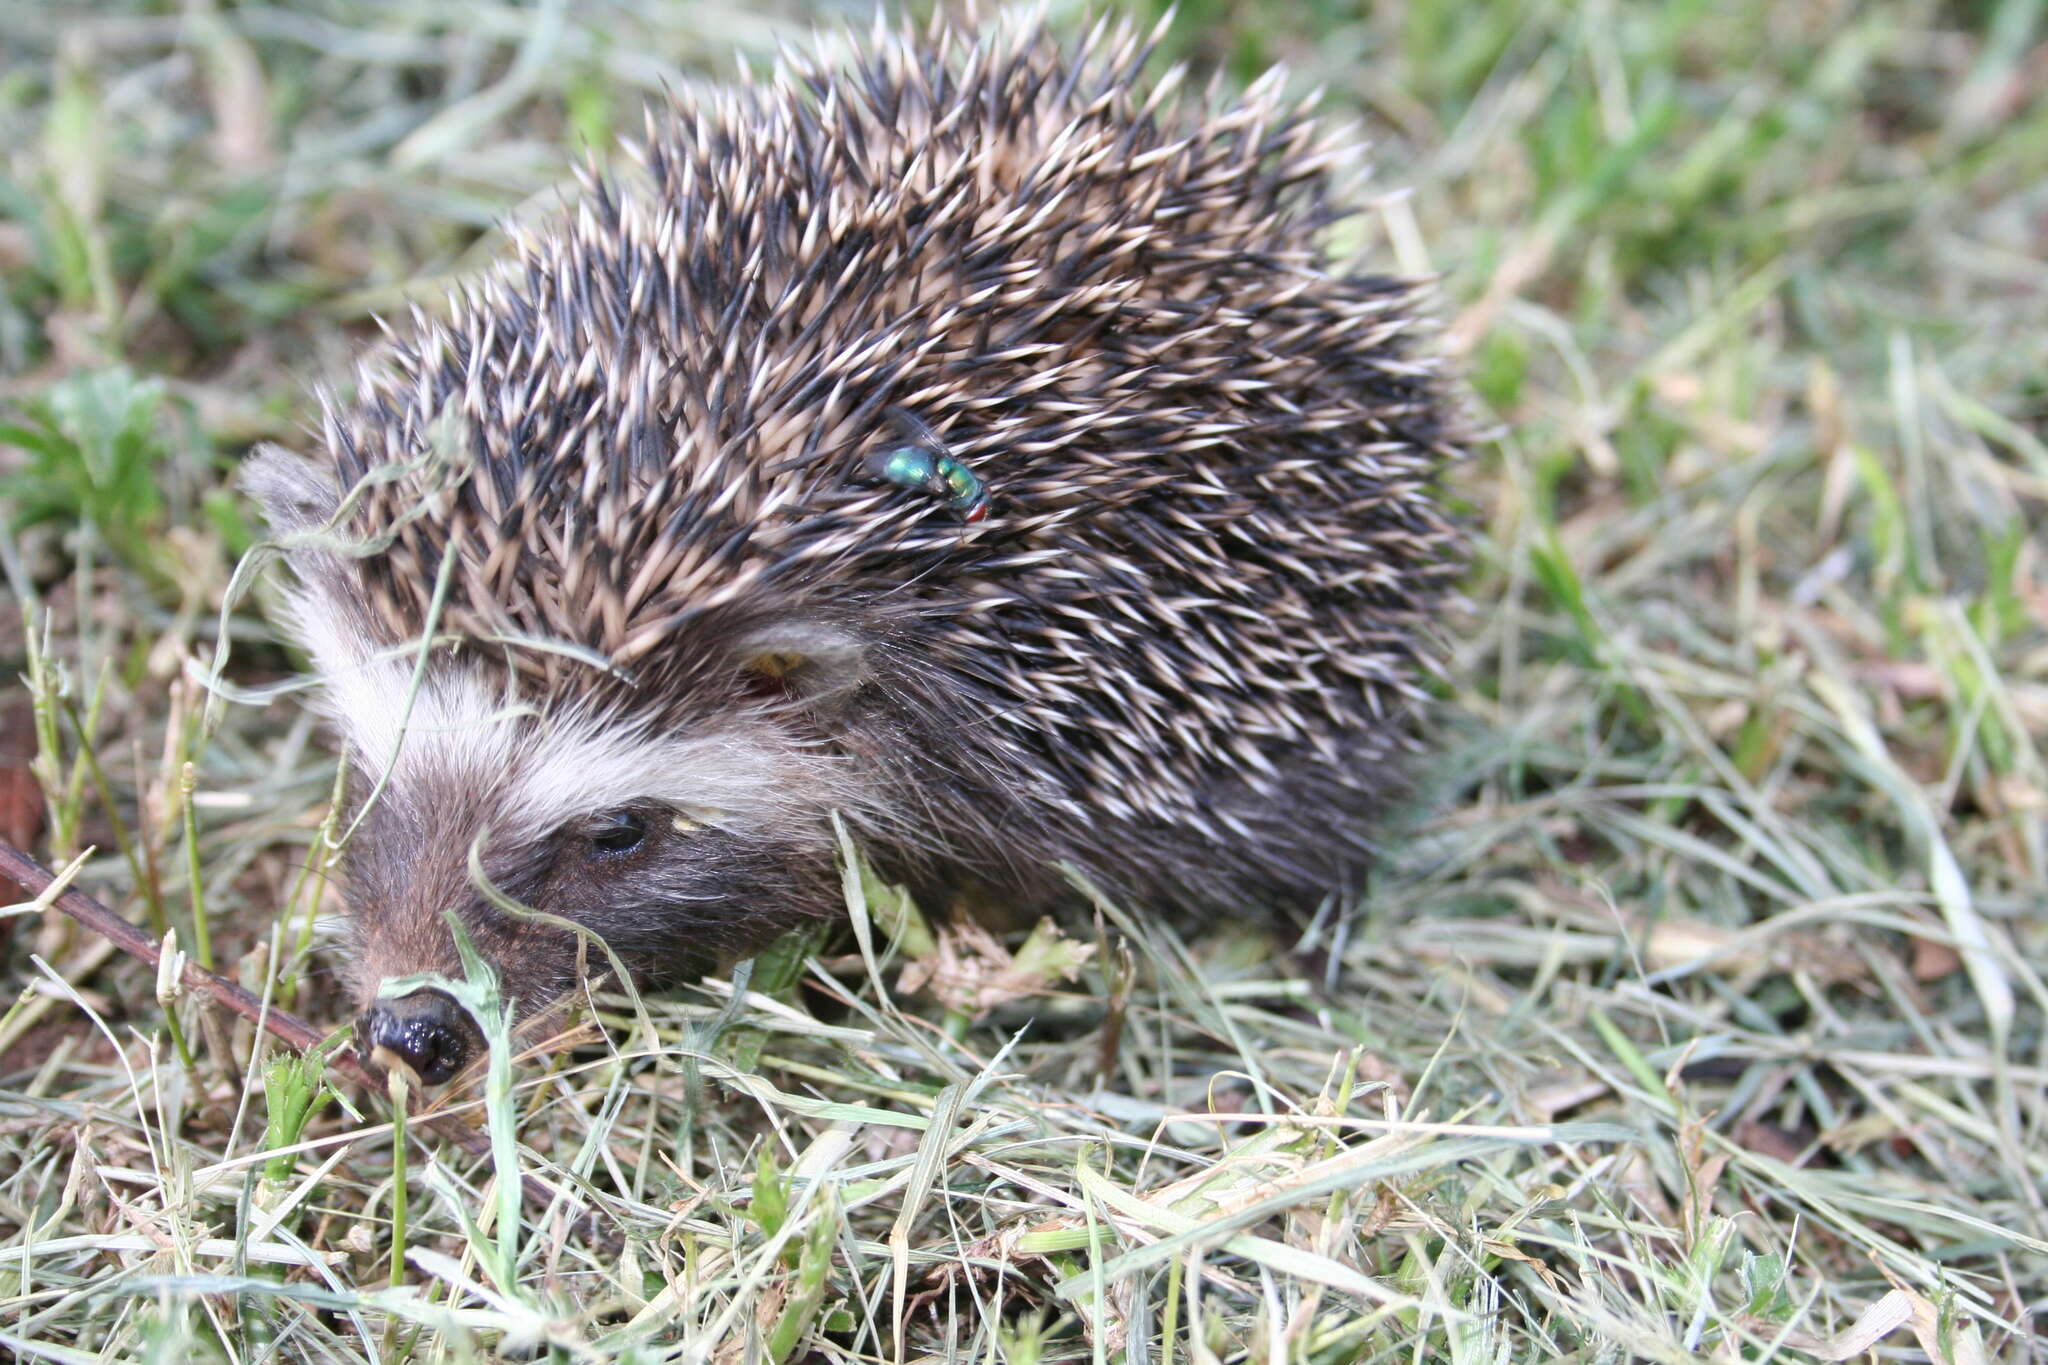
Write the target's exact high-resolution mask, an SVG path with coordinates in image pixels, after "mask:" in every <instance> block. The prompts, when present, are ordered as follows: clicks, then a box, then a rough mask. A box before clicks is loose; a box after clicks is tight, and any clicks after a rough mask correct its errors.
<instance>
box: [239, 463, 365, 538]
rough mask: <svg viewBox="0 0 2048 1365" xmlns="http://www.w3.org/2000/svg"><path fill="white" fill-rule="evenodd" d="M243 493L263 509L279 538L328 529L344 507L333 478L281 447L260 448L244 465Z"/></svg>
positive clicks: (271, 530)
mask: <svg viewBox="0 0 2048 1365" xmlns="http://www.w3.org/2000/svg"><path fill="white" fill-rule="evenodd" d="M242 490H243V491H244V492H246V493H247V494H248V495H249V496H250V497H252V498H254V499H256V501H257V503H258V504H259V505H260V506H261V507H262V508H263V519H264V520H265V521H266V522H268V523H269V524H270V533H271V534H272V535H273V536H278V537H283V536H289V535H294V534H297V533H298V532H301V531H310V530H312V529H313V528H314V527H316V526H325V525H326V524H327V523H328V522H329V521H331V520H333V518H334V513H335V510H336V509H337V508H339V507H340V506H341V491H340V490H339V489H338V488H336V487H335V485H334V477H333V475H331V474H328V473H326V472H323V471H322V470H321V469H320V468H319V466H317V465H315V464H314V463H313V462H312V461H311V460H309V459H307V458H306V457H305V456H303V455H298V454H294V453H293V452H291V451H289V450H286V449H285V448H284V447H283V446H280V445H269V444H266V445H263V446H259V447H258V448H257V450H256V453H255V454H254V455H252V456H250V457H249V459H248V461H247V462H246V463H244V464H243V466H242Z"/></svg>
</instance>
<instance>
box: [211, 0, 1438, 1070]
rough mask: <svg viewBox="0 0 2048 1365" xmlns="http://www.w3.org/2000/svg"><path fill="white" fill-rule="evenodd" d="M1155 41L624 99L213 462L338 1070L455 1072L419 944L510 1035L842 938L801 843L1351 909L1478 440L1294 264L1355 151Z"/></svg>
mask: <svg viewBox="0 0 2048 1365" xmlns="http://www.w3.org/2000/svg"><path fill="white" fill-rule="evenodd" d="M1159 37H1160V34H1159V33H1158V32H1156V31H1155V32H1153V33H1150V34H1144V33H1139V32H1136V31H1133V30H1130V29H1118V28H1112V27H1109V26H1106V25H1098V26H1097V27H1096V28H1095V29H1094V30H1093V31H1091V32H1089V33H1088V34H1087V35H1086V36H1083V37H1080V38H1078V39H1073V38H1063V37H1061V36H1060V35H1058V34H1056V33H1054V32H1051V31H1049V30H1048V28H1047V27H1046V26H1045V24H1044V23H1043V21H1042V20H1037V19H1015V18H1013V19H1005V20H998V21H996V22H994V23H992V24H991V25H989V26H988V27H985V28H972V27H968V26H962V25H954V24H949V23H947V22H946V21H944V20H940V21H936V22H934V23H933V24H931V25H929V26H924V27H906V28H900V29H899V28H894V27H879V28H878V30H877V32H875V33H874V34H873V35H872V36H869V37H866V38H863V39H857V40H854V41H853V42H852V43H851V47H852V49H853V50H852V54H851V56H850V57H842V58H839V59H827V58H823V57H815V56H802V55H791V54H785V55H784V56H783V57H782V58H781V59H780V60H779V62H778V64H777V66H776V68H775V70H774V73H773V75H772V76H771V77H767V78H762V79H754V78H743V79H742V80H740V81H739V82H738V83H736V84H735V85H734V86H733V87H732V88H730V89H726V90H723V91H721V92H715V93H709V94H705V95H702V96H690V97H684V96H681V95H677V94H673V93H671V94H669V95H668V96H666V97H665V98H664V99H663V100H660V101H658V102H657V103H656V104H655V105H654V106H653V107H652V108H650V110H649V112H648V114H647V117H646V121H645V132H644V136H642V137H641V138H639V139H636V140H635V141H634V142H633V143H631V144H630V145H629V147H628V153H629V157H628V161H629V164H628V165H627V167H626V169H625V171H624V173H623V174H611V173H606V172H601V171H599V170H596V169H586V170H585V171H584V172H583V173H582V175H581V183H580V187H579V188H578V189H577V191H576V192H575V193H574V194H573V196H566V197H565V201H566V202H565V204H564V206H563V207H562V208H561V209H560V210H559V211H558V213H557V216H556V217H554V218H552V219H550V220H548V221H545V222H541V223H539V224H538V225H520V224H514V225H509V226H508V227H507V228H506V229H505V235H506V237H507V238H508V239H509V240H508V244H507V247H506V250H505V253H504V256H503V259H502V260H501V261H500V263H499V264H498V265H497V266H496V267H495V268H494V269H492V270H491V271H490V272H489V273H488V274H486V275H484V276H482V277H481V278H479V279H477V280H474V281H473V282H470V283H467V284H463V285H459V286H457V288H456V290H455V292H454V294H453V296H452V297H451V298H450V299H449V300H448V301H447V304H446V306H445V308H443V309H442V310H441V311H440V313H439V314H438V315H437V316H432V317H429V316H426V315H423V314H421V313H420V312H419V311H418V310H415V312H414V314H413V318H412V320H411V323H410V324H409V326H406V327H403V328H388V327H387V328H386V333H387V335H386V337H385V338H384V339H382V340H381V341H379V342H378V343H377V344H376V346H375V347H374V348H372V349H370V350H369V352H368V353H367V354H366V355H365V357H364V358H363V359H362V360H361V363H360V365H359V367H358V370H357V372H356V375H355V377H354V382H353V385H352V392H350V393H349V394H348V396H346V397H345V398H344V397H341V396H337V395H336V394H335V393H334V392H332V391H323V392H322V393H321V396H320V417H319V419H318V421H317V422H316V424H315V426H314V428H312V429H311V434H310V435H309V440H308V445H309V446H311V447H312V448H313V451H314V453H312V454H310V455H308V454H301V453H294V452H291V451H287V450H284V449H281V448H277V447H272V448H268V449H265V450H263V451H261V452H259V453H258V454H257V455H256V456H255V457H253V458H252V460H251V463H250V465H249V467H248V471H247V474H246V484H247V486H248V488H249V489H250V490H251V491H252V492H253V494H254V496H255V497H256V498H257V499H258V500H259V501H260V503H261V504H262V506H263V508H264V511H265V514H266V516H267V519H268V522H269V524H270V526H271V528H272V532H273V536H274V537H275V541H276V543H277V544H279V545H280V546H282V547H283V550H284V554H285V557H286V559H287V560H288V563H289V566H290V569H291V574H290V582H289V586H288V587H287V588H286V589H285V591H284V592H283V593H282V594H280V596H279V603H280V605H279V606H278V608H277V615H278V617H279V620H280V625H281V626H282V628H283V629H284V630H285V631H286V632H287V633H288V634H289V635H290V636H292V637H294V638H295V639H296V641H297V642H298V644H299V645H300V646H301V647H302V648H303V651H304V653H305V654H306V656H307V657H308V658H309V659H310V660H311V663H312V666H313V669H314V671H315V675H316V681H317V684H318V696H319V697H320V698H321V701H320V706H321V709H322V710H323V711H324V713H325V715H326V717H327V718H328V719H329V720H330V721H331V722H332V725H333V728H334V729H335V731H336V732H337V734H338V747H339V749H340V751H341V753H342V755H343V760H344V763H345V765H346V769H347V778H346V792H347V797H346V801H345V806H344V808H343V810H342V811H341V820H340V823H341V827H342V828H343V829H345V830H346V831H347V837H346V840H345V847H344V850H343V871H344V878H343V881H344V892H345V899H346V901H347V905H348V915H347V922H348V924H349V927H350V934H351V939H352V942H351V947H350V950H349V951H348V952H347V953H346V954H345V965H346V971H347V974H348V977H349V983H350V986H351V988H352V990H353V992H354V998H353V1004H354V1007H355V1008H356V1009H358V1010H359V1011H360V1015H359V1017H358V1018H357V1020H356V1036H357V1040H358V1042H359V1044H361V1045H362V1047H363V1048H364V1050H365V1052H366V1053H374V1054H375V1055H376V1057H377V1058H378V1059H379V1060H380V1061H382V1062H384V1063H386V1064H389V1063H390V1062H392V1061H397V1062H402V1063H404V1064H405V1065H407V1066H409V1067H410V1068H412V1070H413V1071H415V1072H416V1073H417V1075H418V1076H419V1077H420V1078H421V1079H423V1080H425V1081H427V1082H429V1083H437V1082H440V1081H444V1080H446V1079H447V1078H448V1077H450V1076H451V1075H453V1074H455V1073H456V1072H457V1071H458V1070H459V1069H460V1068H461V1067H463V1066H464V1065H465V1064H466V1063H467V1062H468V1061H470V1060H471V1059H473V1058H474V1057H475V1056H476V1055H477V1051H478V1047H479V1043H478V1039H477V1037H476V1035H475V1032H474V1030H473V1028H470V1027H467V1026H466V1025H465V1023H464V1019H463V1015H462V1011H461V1010H459V1009H458V1008H457V1007H456V1005H455V1003H454V1001H453V1000H452V999H450V998H448V997H447V996H446V995H445V994H442V993H440V992H437V991H432V990H427V991H413V992H410V993H402V994H401V993H394V992H393V991H392V990H390V989H389V988H388V987H387V983H389V982H391V981H393V980H394V979H396V978H405V977H413V976H418V975H422V974H426V973H440V974H443V975H446V976H454V977H460V975H461V974H462V958H461V956H460V952H459V949H458V944H457V936H456V928H457V927H459V928H460V930H461V931H462V933H463V935H464V936H465V937H466V938H467V940H468V941H469V943H470V944H471V945H473V948H474V951H475V953H476V954H478V955H479V956H480V957H481V958H482V959H483V960H485V961H487V962H489V963H490V964H492V965H493V966H495V967H496V968H497V970H498V972H499V975H500V977H501V980H502V982H503V986H504V990H505V992H506V994H507V995H508V996H509V997H511V998H512V999H513V1000H514V1001H516V1003H517V1009H518V1012H519V1017H520V1018H522V1019H526V1020H529V1021H530V1020H532V1019H534V1018H536V1017H538V1016H539V1015H541V1014H542V1013H543V1012H545V1011H548V1010H550V1009H552V1008H553V1007H554V1005H555V1004H556V1003H558V1002H560V1001H562V1000H564V999H566V998H568V997H569V996H570V994H571V993H572V992H573V991H575V990H576V989H577V988H578V987H579V986H580V985H582V984H583V983H584V982H586V981H587V980H588V978H589V975H590V974H591V973H592V972H594V971H595V970H597V968H599V967H604V968H605V969H606V970H610V969H611V968H612V967H616V969H617V970H620V971H623V972H625V973H627V974H629V975H630V976H631V977H633V978H634V979H635V980H636V981H637V982H638V983H639V984H640V985H642V986H646V987H658V986H663V985H674V984H677V983H680V982H682V981H685V980H687V979H689V978H690V977H691V976H692V974H701V973H703V972H704V971H706V970H707V969H709V968H710V967H712V966H714V965H716V964H718V963H720V962H732V961H735V960H737V959H738V958H739V957H740V956H741V955H744V954H746V953H748V952H751V951H754V950H756V949H758V948H759V947H760V946H762V945H763V944H765V943H766V942H767V941H769V940H770V939H771V938H773V937H774V936H776V935H777V934H780V933H782V932H785V931H787V930H789V929H790V928H792V927H795V926H799V925H801V924H803V923H805V922H806V921H812V920H816V919H819V918H821V917H830V916H832V915H835V914H842V915H843V914H844V897H843V891H842V875H843V874H842V870H841V866H840V863H841V848H842V838H844V839H848V840H850V842H851V843H852V844H853V845H856V846H858V847H859V848H860V849H862V850H863V852H864V856H866V857H867V858H869V859H870V860H871V861H872V862H873V863H874V865H875V866H876V867H877V868H878V869H879V870H880V871H882V872H883V873H884V875H887V876H889V877H890V878H891V879H892V880H895V881H898V882H900V883H903V884H906V885H908V886H910V887H912V888H913V889H914V890H915V891H916V892H917V894H919V895H920V896H929V897H945V896H949V895H950V896H956V897H958V896H964V895H968V894H969V893H970V892H972V893H974V894H980V895H982V896H983V897H984V898H986V897H987V896H988V895H990V894H995V893H999V894H1000V895H1001V896H1002V897H1003V898H1004V899H1005V901H1006V903H1008V904H1012V905H1019V906H1027V907H1028V906H1043V907H1046V908H1048V909H1050V908H1054V907H1056V905H1057V903H1058V902H1059V901H1060V900H1061V899H1062V898H1063V897H1064V896H1068V895H1071V894H1072V892H1073V888H1074V886H1075V885H1076V884H1077V883H1079V882H1081V881H1083V880H1084V879H1085V882H1086V883H1092V884H1093V885H1094V886H1095V887H1098V888H1100V889H1101V890H1102V892H1103V893H1105V894H1108V895H1110V896H1114V897H1118V898H1123V899H1125V900H1126V901H1127V903H1130V904H1134V905H1141V906H1152V907H1158V908H1159V909H1160V911H1161V912H1162V913H1175V914H1177V913H1211V914H1213V913H1216V912H1219V911H1225V912H1229V911H1234V912H1238V913H1247V914H1260V915H1273V914H1283V913H1288V912H1289V911H1290V909H1291V908H1294V907H1300V908H1304V909H1312V908H1314V907H1315V906H1317V905H1318V904H1321V903H1323V902H1325V901H1326V900H1327V898H1329V897H1330V896H1331V895H1332V894H1333V893H1335V892H1337V891H1339V890H1340V889H1341V888H1343V887H1345V886H1347V885H1350V884H1352V879H1353V878H1354V877H1355V876H1356V874H1357V873H1358V872H1359V870H1360V869H1361V868H1363V867H1365V866H1366V865H1367V864H1368V863H1369V861H1370V860H1371V857H1372V854H1373V848H1374V834H1373V831H1374V828H1375V825H1376V824H1377V823H1378V822H1379V821H1381V820H1383V819H1384V815H1385V806H1386V801H1387V797H1388V794H1389V793H1390V792H1392V791H1394V790H1395V789H1397V787H1398V786H1399V785H1400V783H1401V781H1402V774H1403V772H1404V770H1406V769H1407V768H1408V767H1409V764H1407V763H1406V762H1405V761H1404V755H1405V754H1407V753H1409V752H1410V751H1412V750H1413V749H1414V748H1415V747H1416V740H1415V736H1416V733H1417V725H1416V716H1417V711H1418V706H1419V704H1420V703H1422V702H1423V700H1424V698H1425V697H1426V695H1427V693H1428V690H1429V684H1430V681H1431V678H1432V675H1433V674H1436V673H1438V672H1440V671H1441V660H1442V657H1443V654H1444V651H1443V649H1442V646H1441V643H1440V642H1441V638H1442V629H1441V625H1442V620H1443V618H1444V617H1445V615H1446V612H1447V610H1448V609H1449V607H1450V604H1451V603H1452V602H1453V601H1454V600H1455V593H1456V587H1455V584H1456V580H1457V579H1458V577H1459V575H1460V573H1461V571H1462V567H1463V553H1462V549H1461V546H1462V539H1461V535H1460V531H1459V528H1458V525H1457V520H1456V518H1455V517H1454V516H1453V515H1451V514H1450V512H1449V511H1448V510H1447V503H1448V498H1447V495H1446V493H1445V483H1444V476H1445V474H1446V472H1447V471H1448V469H1449V468H1450V467H1451V465H1452V463H1453V462H1454V461H1456V460H1457V459H1458V458H1459V457H1460V456H1461V455H1462V454H1463V452H1464V450H1465V448H1466V446H1467V445H1468V444H1469V442H1468V441H1467V440H1466V439H1465V437H1464V435H1463V429H1462V426H1461V423H1460V422H1459V420H1458V417H1457V412H1456V404H1455V403H1454V402H1453V400H1452V399H1451V398H1450V397H1449V396H1448V395H1449V387H1448V385H1449V381H1448V380H1447V379H1446V378H1445V377H1444V375H1443V366H1442V365H1441V363H1440V362H1439V359H1438V358H1437V357H1436V356H1435V355H1433V354H1432V352H1431V347H1430V344H1429V339H1430V336H1431V327H1430V324H1429V322H1428V319H1427V311H1426V300H1425V298H1424V290H1425V288H1426V285H1425V284H1424V283H1423V282H1420V281H1417V280H1415V279H1412V278H1406V277H1401V276H1396V275H1393V274H1386V273H1377V272H1374V271H1371V270H1368V269H1363V268H1352V267H1350V266H1346V265H1343V264H1341V263H1338V262H1335V261H1333V259H1332V258H1331V253H1330V249H1329V246H1328V242H1329V238H1330V235H1331V234H1330V231H1329V229H1330V226H1331V225H1332V224H1333V223H1335V222H1337V221H1339V220H1340V219H1341V218H1342V217H1344V216H1345V214H1346V212H1347V211H1355V210H1347V207H1346V206H1345V205H1344V204H1343V203H1342V202H1340V201H1341V199H1342V196H1341V195H1340V194H1339V193H1338V186H1339V183H1340V181H1342V180H1345V179H1346V178H1347V177H1345V176H1344V175H1342V174H1341V173H1342V172H1343V170H1344V168H1345V167H1346V166H1347V165H1348V164H1350V157H1349V153H1350V150H1351V149H1350V146H1349V144H1348V141H1347V138H1346V136H1344V135H1338V134H1332V133H1330V132H1328V131H1326V130H1322V129H1319V127H1318V125H1317V123H1316V122H1315V120H1314V110H1313V101H1308V102H1300V101H1292V100H1289V99H1287V98H1284V97H1283V95H1282V93H1281V91H1282V86H1281V81H1280V78H1279V77H1278V76H1277V74H1276V75H1273V76H1269V77H1268V78H1266V79H1263V80H1261V81H1259V82H1257V83H1256V84H1254V85H1253V86H1252V87H1251V88H1250V89H1249V90H1248V91H1247V92H1245V93H1244V94H1243V95H1241V96H1239V97H1237V98H1235V99H1232V98H1229V97H1227V96H1225V95H1223V94H1221V93H1219V90H1218V89H1217V88H1215V87H1212V88H1211V89H1210V90H1209V91H1208V92H1207V94H1206V95H1199V94H1196V95H1184V94H1182V93H1180V87H1181V84H1182V82H1181V78H1180V74H1179V73H1178V72H1175V73H1172V74H1168V75H1165V76H1161V77H1159V78H1158V79H1156V80H1154V79H1149V78H1148V77H1147V74H1146V72H1147V70H1148V68H1149V67H1150V66H1151V57H1152V55H1153V48H1154V47H1155V46H1156V44H1157V41H1158V39H1159ZM934 903H936V902H934ZM596 940H602V944H601V949H602V951H601V952H600V951H599V948H598V946H594V945H595V941H596ZM607 964H609V965H607Z"/></svg>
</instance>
